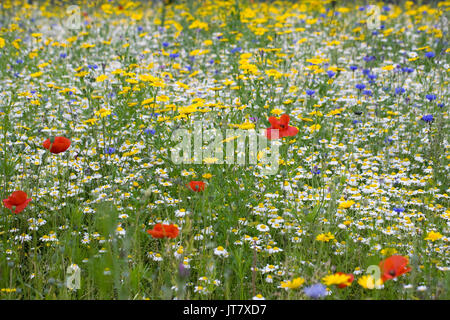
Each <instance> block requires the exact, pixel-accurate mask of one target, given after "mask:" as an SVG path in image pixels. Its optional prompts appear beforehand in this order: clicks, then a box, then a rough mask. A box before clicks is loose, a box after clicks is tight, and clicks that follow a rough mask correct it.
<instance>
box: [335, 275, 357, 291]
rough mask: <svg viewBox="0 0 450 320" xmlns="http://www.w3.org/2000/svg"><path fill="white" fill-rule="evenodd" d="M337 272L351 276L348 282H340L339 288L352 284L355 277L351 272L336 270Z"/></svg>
mask: <svg viewBox="0 0 450 320" xmlns="http://www.w3.org/2000/svg"><path fill="white" fill-rule="evenodd" d="M336 274H345V275H346V276H348V277H349V278H348V280H347V282H346V283H341V284H338V288H341V289H342V288H345V287H348V286H349V285H351V284H352V282H353V280H354V279H355V277H354V276H353V274H351V273H343V272H336Z"/></svg>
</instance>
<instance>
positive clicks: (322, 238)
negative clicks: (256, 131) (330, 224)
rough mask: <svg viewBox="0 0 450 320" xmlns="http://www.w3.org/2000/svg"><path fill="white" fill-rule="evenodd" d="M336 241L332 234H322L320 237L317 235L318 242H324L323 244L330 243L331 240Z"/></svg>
mask: <svg viewBox="0 0 450 320" xmlns="http://www.w3.org/2000/svg"><path fill="white" fill-rule="evenodd" d="M333 239H334V235H332V234H331V232H328V233H326V234H325V233H321V234H319V235H317V237H316V240H317V241H322V242H328V241H330V240H333Z"/></svg>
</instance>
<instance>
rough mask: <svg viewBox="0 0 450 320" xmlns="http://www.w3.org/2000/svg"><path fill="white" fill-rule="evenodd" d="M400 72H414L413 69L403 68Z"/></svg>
mask: <svg viewBox="0 0 450 320" xmlns="http://www.w3.org/2000/svg"><path fill="white" fill-rule="evenodd" d="M402 71H403V72H406V73H412V72H414V69H413V68H408V67H404V68H402Z"/></svg>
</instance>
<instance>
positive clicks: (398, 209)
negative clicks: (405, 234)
mask: <svg viewBox="0 0 450 320" xmlns="http://www.w3.org/2000/svg"><path fill="white" fill-rule="evenodd" d="M392 210H394V211H395V212H397V213H400V212H403V211H405V208H400V207H399V208H397V207H394V208H393V209H392Z"/></svg>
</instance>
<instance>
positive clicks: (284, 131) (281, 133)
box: [266, 114, 298, 140]
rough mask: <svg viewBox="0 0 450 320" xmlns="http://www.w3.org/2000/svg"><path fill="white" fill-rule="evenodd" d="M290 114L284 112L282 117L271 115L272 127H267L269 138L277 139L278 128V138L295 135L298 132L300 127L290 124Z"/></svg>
mask: <svg viewBox="0 0 450 320" xmlns="http://www.w3.org/2000/svg"><path fill="white" fill-rule="evenodd" d="M289 120H290V118H289V115H287V114H283V115H282V116H281V117H280V119H277V118H275V117H269V122H270V125H271V126H270V128H267V129H266V136H267V139H269V140H272V139H275V136H276V131H275V130H278V138H283V137H291V136H295V135H296V134H297V133H298V129H297V128H295V127H290V126H289Z"/></svg>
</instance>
